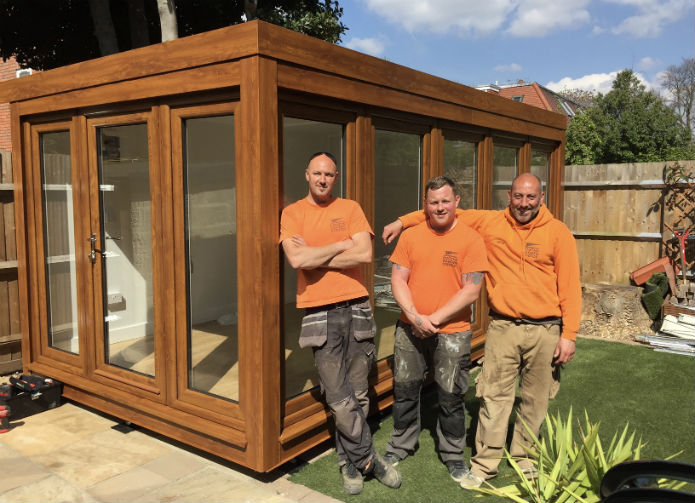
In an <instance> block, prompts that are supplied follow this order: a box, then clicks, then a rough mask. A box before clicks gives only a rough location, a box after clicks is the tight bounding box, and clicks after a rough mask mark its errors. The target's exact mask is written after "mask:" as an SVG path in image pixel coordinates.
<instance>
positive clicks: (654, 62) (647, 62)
mask: <svg viewBox="0 0 695 503" xmlns="http://www.w3.org/2000/svg"><path fill="white" fill-rule="evenodd" d="M660 64H661V61H659V60H658V59H654V58H650V57H645V58H642V59H640V60H639V62H638V63H637V70H639V71H641V72H647V71H649V70H651V69H653V68H655V67H657V66H659V65H660Z"/></svg>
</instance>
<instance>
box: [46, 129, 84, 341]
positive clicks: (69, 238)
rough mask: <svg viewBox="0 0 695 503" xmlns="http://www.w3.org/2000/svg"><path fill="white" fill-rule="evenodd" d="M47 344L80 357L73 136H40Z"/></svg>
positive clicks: (61, 134) (66, 133)
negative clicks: (71, 143) (72, 161)
mask: <svg viewBox="0 0 695 503" xmlns="http://www.w3.org/2000/svg"><path fill="white" fill-rule="evenodd" d="M39 148H40V151H41V178H42V185H41V191H42V200H43V218H44V254H45V258H46V262H45V270H46V304H47V306H46V307H47V311H48V344H49V345H50V346H51V347H54V348H56V349H60V350H62V351H67V352H70V353H79V340H78V336H77V282H76V280H77V278H76V272H75V227H74V216H73V204H72V196H73V191H72V170H71V166H70V158H71V157H70V133H69V132H68V131H58V132H50V133H42V134H41V135H40V136H39Z"/></svg>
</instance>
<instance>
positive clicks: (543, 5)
mask: <svg viewBox="0 0 695 503" xmlns="http://www.w3.org/2000/svg"><path fill="white" fill-rule="evenodd" d="M588 4H589V0H563V1H560V2H548V1H547V0H520V1H519V7H518V8H517V10H516V17H515V18H514V19H513V20H512V21H511V24H510V26H509V29H508V32H509V33H511V34H512V35H516V36H519V37H541V36H544V35H547V34H548V33H551V32H553V31H556V30H561V29H572V28H576V27H578V26H580V25H583V24H586V23H588V22H589V20H590V18H591V16H590V15H589V11H588V10H586V9H585V7H586V6H587V5H588Z"/></svg>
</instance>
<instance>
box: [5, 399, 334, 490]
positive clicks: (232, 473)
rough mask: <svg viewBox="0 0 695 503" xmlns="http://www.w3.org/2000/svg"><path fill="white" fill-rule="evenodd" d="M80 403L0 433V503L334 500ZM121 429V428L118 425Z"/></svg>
mask: <svg viewBox="0 0 695 503" xmlns="http://www.w3.org/2000/svg"><path fill="white" fill-rule="evenodd" d="M118 425H119V422H118V421H117V420H116V419H114V418H111V417H110V416H106V415H103V414H101V413H99V412H97V411H94V410H92V409H89V408H87V407H84V406H82V405H79V404H76V403H73V402H69V401H68V402H65V403H63V404H62V405H61V406H60V407H56V408H54V409H51V410H47V411H45V412H41V413H39V414H35V415H32V416H29V417H26V418H23V419H19V420H16V421H11V423H10V426H11V429H10V431H8V432H6V433H0V470H1V472H2V476H0V503H5V502H7V503H24V502H27V503H29V502H31V503H35V502H37V501H45V502H51V503H57V502H74V503H82V502H84V503H99V502H103V503H112V502H113V503H116V502H167V503H176V502H202V501H205V502H208V503H215V502H218V503H225V502H234V503H239V502H257V503H294V502H297V503H299V502H301V503H319V502H338V501H339V500H335V499H333V498H331V497H329V496H326V495H324V494H321V493H318V492H316V491H313V490H311V489H309V488H307V487H304V486H301V485H298V484H294V483H293V482H290V481H289V480H288V473H286V472H285V471H283V470H282V469H278V470H275V471H273V472H271V473H268V474H256V473H254V472H252V471H250V470H247V469H245V468H243V467H240V466H238V465H234V464H233V463H229V462H226V461H225V460H221V459H219V458H216V457H214V456H210V455H208V454H207V453H204V452H201V451H198V450H196V449H192V448H189V447H187V446H184V445H182V444H179V443H177V442H175V441H173V440H170V439H167V438H165V437H161V436H159V435H157V434H154V433H152V432H150V431H147V430H144V429H139V428H137V427H136V428H121V427H122V426H123V425H120V427H119V428H118V429H114V426H118ZM119 430H125V431H123V432H122V431H119Z"/></svg>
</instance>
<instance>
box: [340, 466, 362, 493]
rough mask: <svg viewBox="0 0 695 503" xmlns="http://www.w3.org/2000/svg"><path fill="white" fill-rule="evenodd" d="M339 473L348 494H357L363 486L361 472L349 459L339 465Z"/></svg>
mask: <svg viewBox="0 0 695 503" xmlns="http://www.w3.org/2000/svg"><path fill="white" fill-rule="evenodd" d="M340 474H341V475H342V476H343V489H345V492H346V493H348V494H359V493H361V492H362V488H363V487H364V481H363V480H362V474H361V473H360V472H359V471H357V468H356V467H355V465H353V464H352V463H350V462H349V461H348V462H347V463H346V464H344V465H343V466H341V467H340Z"/></svg>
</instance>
